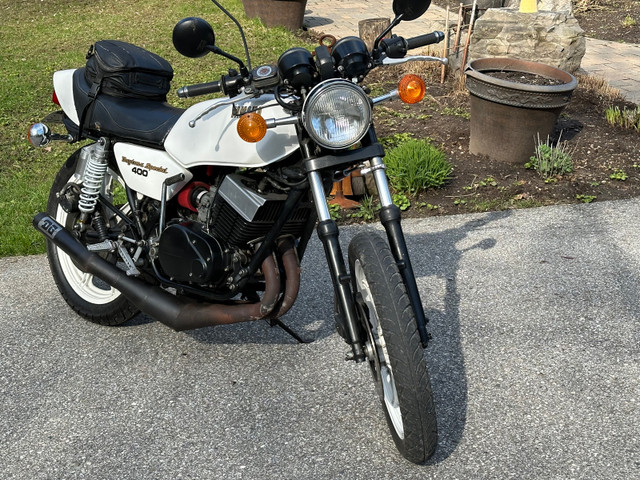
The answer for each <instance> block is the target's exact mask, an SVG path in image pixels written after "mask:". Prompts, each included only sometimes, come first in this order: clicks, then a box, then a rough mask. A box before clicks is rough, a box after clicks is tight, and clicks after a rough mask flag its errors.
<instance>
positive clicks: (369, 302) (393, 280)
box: [349, 232, 438, 463]
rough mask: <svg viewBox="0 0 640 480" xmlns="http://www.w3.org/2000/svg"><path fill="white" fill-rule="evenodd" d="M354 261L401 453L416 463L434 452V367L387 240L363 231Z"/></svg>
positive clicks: (376, 373)
mask: <svg viewBox="0 0 640 480" xmlns="http://www.w3.org/2000/svg"><path fill="white" fill-rule="evenodd" d="M349 265H350V269H351V276H352V281H353V286H354V291H355V295H356V299H357V303H358V306H359V308H358V310H359V314H360V317H361V323H362V326H363V329H364V330H365V332H366V336H367V341H366V344H365V352H366V354H367V358H368V360H369V365H370V367H371V372H372V374H373V378H374V381H375V382H376V389H377V391H378V395H379V396H380V400H381V401H382V406H383V409H384V412H385V416H386V418H387V423H388V424H389V428H390V430H391V434H392V436H393V440H394V442H395V444H396V446H397V448H398V450H399V451H400V453H401V454H402V455H403V456H404V457H405V458H407V459H408V460H410V461H412V462H414V463H424V462H425V461H426V460H427V459H428V458H429V457H430V456H431V455H433V453H434V451H435V449H436V445H437V441H438V433H437V424H436V413H435V407H434V403H433V394H432V391H431V383H430V381H429V372H428V370H427V364H426V361H425V358H424V350H423V348H422V344H421V342H420V335H419V332H418V327H417V324H416V321H415V316H414V313H413V309H412V308H411V304H410V303H409V298H408V296H407V293H406V290H405V286H404V282H403V281H402V277H401V275H400V273H399V271H398V267H397V265H396V263H395V260H394V258H393V256H392V254H391V251H390V249H389V247H388V246H387V243H386V242H385V241H384V240H383V239H382V238H381V237H380V236H379V235H377V234H373V233H368V232H365V233H361V234H358V235H356V237H354V239H353V240H352V241H351V243H350V245H349Z"/></svg>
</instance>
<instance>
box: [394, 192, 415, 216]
mask: <svg viewBox="0 0 640 480" xmlns="http://www.w3.org/2000/svg"><path fill="white" fill-rule="evenodd" d="M392 199H393V204H394V205H396V206H397V207H398V208H399V209H400V210H402V211H403V212H404V211H405V210H406V209H407V208H409V207H410V206H411V202H410V201H409V199H408V198H407V196H406V195H403V194H402V193H394V194H393V198H392Z"/></svg>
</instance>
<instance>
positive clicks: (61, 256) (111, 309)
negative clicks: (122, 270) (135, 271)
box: [47, 150, 138, 326]
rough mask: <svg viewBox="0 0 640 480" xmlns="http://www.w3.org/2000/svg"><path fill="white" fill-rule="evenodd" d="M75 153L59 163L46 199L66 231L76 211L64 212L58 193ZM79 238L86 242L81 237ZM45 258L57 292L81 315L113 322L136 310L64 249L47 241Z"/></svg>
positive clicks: (71, 173)
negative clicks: (60, 164) (60, 165)
mask: <svg viewBox="0 0 640 480" xmlns="http://www.w3.org/2000/svg"><path fill="white" fill-rule="evenodd" d="M79 157H80V150H78V151H76V152H75V153H74V154H73V155H71V157H69V159H68V160H67V161H66V162H65V164H64V165H63V166H62V168H61V169H60V171H59V172H58V174H57V175H56V178H55V180H54V182H53V186H52V187H51V192H50V193H49V200H48V202H47V214H49V215H50V216H51V217H52V218H55V219H56V221H57V222H58V223H60V224H61V225H63V226H64V227H65V228H66V229H67V230H69V231H74V230H73V226H74V224H75V222H76V219H77V217H78V215H79V213H68V212H67V211H66V210H65V209H64V208H63V207H62V205H61V202H60V197H59V196H58V194H59V192H61V191H62V190H63V189H64V188H65V186H66V185H67V184H69V183H70V182H72V181H73V180H74V174H75V173H76V165H77V163H78V159H79ZM79 240H80V241H81V242H82V243H85V244H86V242H85V241H83V239H82V238H79ZM47 258H48V260H49V267H50V268H51V273H52V275H53V278H54V280H55V282H56V285H57V287H58V290H59V291H60V294H61V295H62V297H63V298H64V299H65V301H66V302H67V304H69V306H70V307H71V308H72V309H73V310H75V311H76V312H77V313H78V314H79V315H81V316H82V317H84V318H85V319H87V320H89V321H91V322H94V323H98V324H100V325H112V326H113V325H120V324H122V323H124V322H126V321H127V320H129V319H130V318H131V317H133V316H135V315H136V314H137V313H138V310H137V309H136V308H135V307H134V306H133V305H131V303H129V301H128V300H127V299H126V298H125V297H124V296H123V295H122V294H121V293H120V292H119V291H118V290H116V289H115V288H113V287H111V286H110V285H107V284H106V283H105V282H103V281H102V280H100V279H99V278H97V277H94V276H93V275H92V274H89V273H85V272H83V271H82V270H80V269H79V268H78V267H77V266H76V265H75V263H73V261H72V260H71V258H70V257H69V256H68V255H67V254H66V253H64V252H63V251H62V250H60V249H59V248H58V247H56V246H55V245H54V244H53V243H52V242H49V241H48V242H47ZM111 260H115V258H113V259H111Z"/></svg>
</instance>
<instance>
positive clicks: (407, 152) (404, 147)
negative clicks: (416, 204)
mask: <svg viewBox="0 0 640 480" xmlns="http://www.w3.org/2000/svg"><path fill="white" fill-rule="evenodd" d="M385 163H386V165H387V175H388V176H389V181H390V183H391V185H392V187H393V189H394V190H395V191H396V192H398V193H402V194H404V195H415V194H417V193H418V192H420V191H421V190H426V189H427V188H437V187H441V186H443V185H444V183H445V182H446V181H447V180H448V179H449V175H450V174H451V170H452V169H451V164H450V163H449V162H448V161H447V158H446V156H445V154H444V152H442V151H441V150H439V149H437V148H436V147H434V146H433V145H431V144H430V143H429V142H428V141H427V140H415V139H411V140H408V141H406V142H404V143H402V144H400V145H399V146H397V147H396V148H394V149H392V150H390V151H389V153H388V154H387V156H386V157H385Z"/></svg>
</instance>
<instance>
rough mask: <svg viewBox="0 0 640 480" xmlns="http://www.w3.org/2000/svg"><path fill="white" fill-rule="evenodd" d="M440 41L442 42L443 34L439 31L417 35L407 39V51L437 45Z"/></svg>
mask: <svg viewBox="0 0 640 480" xmlns="http://www.w3.org/2000/svg"><path fill="white" fill-rule="evenodd" d="M442 40H444V33H442V32H439V31H435V32H431V33H426V34H424V35H418V36H417V37H413V38H407V50H411V49H412V48H418V47H424V46H426V45H432V44H434V43H439V42H441V41H442Z"/></svg>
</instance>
